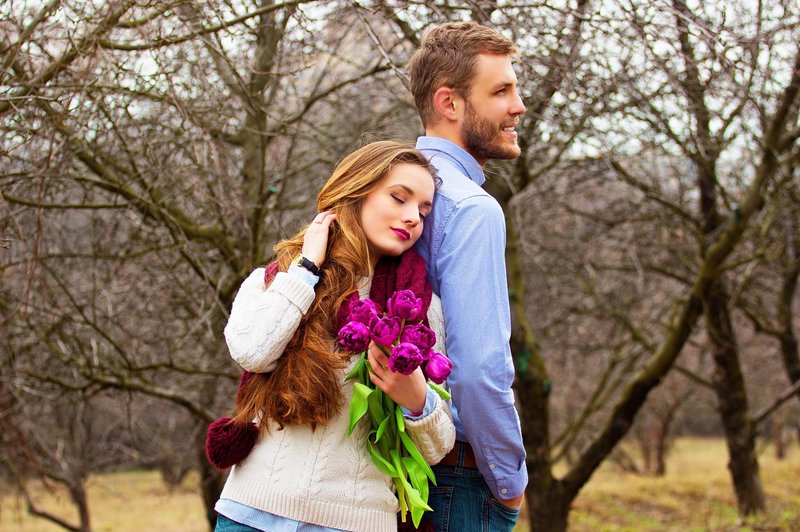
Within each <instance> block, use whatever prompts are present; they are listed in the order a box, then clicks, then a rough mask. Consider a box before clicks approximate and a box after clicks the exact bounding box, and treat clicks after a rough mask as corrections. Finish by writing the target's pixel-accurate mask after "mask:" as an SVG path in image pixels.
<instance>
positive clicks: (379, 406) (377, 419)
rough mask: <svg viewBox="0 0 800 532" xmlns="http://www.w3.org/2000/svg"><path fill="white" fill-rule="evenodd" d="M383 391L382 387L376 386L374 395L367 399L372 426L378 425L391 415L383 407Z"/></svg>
mask: <svg viewBox="0 0 800 532" xmlns="http://www.w3.org/2000/svg"><path fill="white" fill-rule="evenodd" d="M382 395H383V391H382V390H381V389H380V388H374V389H373V392H372V395H370V396H369V399H368V400H367V408H369V417H370V418H371V419H372V428H376V427H378V426H379V425H380V424H381V423H383V420H384V419H386V418H388V417H390V416H389V414H387V413H386V411H385V410H384V409H383V402H382V401H381V396H382Z"/></svg>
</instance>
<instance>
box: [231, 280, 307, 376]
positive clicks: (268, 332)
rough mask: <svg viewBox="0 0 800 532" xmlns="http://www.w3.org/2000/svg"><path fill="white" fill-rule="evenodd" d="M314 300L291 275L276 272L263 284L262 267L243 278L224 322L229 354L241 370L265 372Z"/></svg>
mask: <svg viewBox="0 0 800 532" xmlns="http://www.w3.org/2000/svg"><path fill="white" fill-rule="evenodd" d="M313 301H314V289H313V288H312V287H311V286H309V285H308V283H306V282H305V281H303V280H302V279H300V278H299V277H296V276H294V275H291V274H288V273H285V272H278V274H277V275H276V276H275V279H274V280H273V281H272V283H270V285H269V287H266V286H264V268H258V269H256V270H255V271H254V272H253V273H251V274H250V276H249V277H248V278H247V279H245V280H244V282H243V283H242V286H241V287H240V288H239V292H238V293H237V294H236V298H235V299H234V301H233V307H232V308H231V315H230V317H229V318H228V323H227V325H225V341H226V342H227V344H228V350H229V351H230V353H231V357H233V359H234V360H235V361H236V363H237V364H239V365H240V366H241V367H242V368H243V369H246V370H247V371H252V372H254V373H269V372H270V371H272V370H274V369H275V367H276V366H277V363H278V359H279V358H280V356H281V355H282V354H283V351H284V349H286V346H287V345H288V344H289V341H290V340H291V339H292V336H293V335H294V333H295V331H296V330H297V327H298V326H299V325H300V321H301V320H302V319H303V316H304V315H305V313H306V312H307V311H308V309H309V307H310V306H311V303H312V302H313Z"/></svg>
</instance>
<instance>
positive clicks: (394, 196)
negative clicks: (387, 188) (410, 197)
mask: <svg viewBox="0 0 800 532" xmlns="http://www.w3.org/2000/svg"><path fill="white" fill-rule="evenodd" d="M391 196H392V198H393V199H394V200H395V201H396V202H397V203H399V204H400V205H403V204H404V203H405V202H406V200H405V199H403V198H401V197H400V196H397V195H396V194H392V195H391ZM427 216H428V214H427V213H424V212H422V211H419V219H420V220H425V218H426V217H427Z"/></svg>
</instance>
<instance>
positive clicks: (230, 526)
mask: <svg viewBox="0 0 800 532" xmlns="http://www.w3.org/2000/svg"><path fill="white" fill-rule="evenodd" d="M251 531H256V532H258V529H257V528H253V527H251V526H247V525H243V524H242V523H237V522H236V521H234V520H233V519H228V518H227V517H225V516H224V515H222V514H217V526H215V527H214V532H251Z"/></svg>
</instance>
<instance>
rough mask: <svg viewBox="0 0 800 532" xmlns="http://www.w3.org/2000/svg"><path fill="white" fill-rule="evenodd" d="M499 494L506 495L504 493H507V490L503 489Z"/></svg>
mask: <svg viewBox="0 0 800 532" xmlns="http://www.w3.org/2000/svg"><path fill="white" fill-rule="evenodd" d="M500 493H502V494H506V493H508V490H507V489H505V488H503V489H501V490H500Z"/></svg>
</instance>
